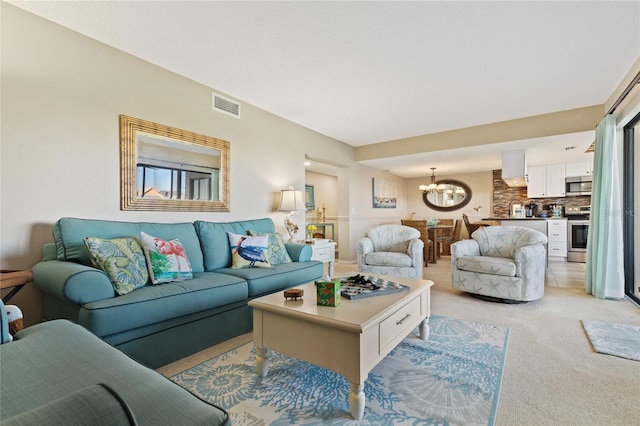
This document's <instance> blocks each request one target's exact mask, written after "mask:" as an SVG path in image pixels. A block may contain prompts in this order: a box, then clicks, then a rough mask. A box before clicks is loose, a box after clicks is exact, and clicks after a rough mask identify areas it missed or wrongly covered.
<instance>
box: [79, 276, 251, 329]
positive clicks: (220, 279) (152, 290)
mask: <svg viewBox="0 0 640 426" xmlns="http://www.w3.org/2000/svg"><path fill="white" fill-rule="evenodd" d="M254 269H258V268H254ZM247 297H249V291H248V285H247V282H246V281H244V280H242V279H240V278H238V277H234V276H232V275H226V274H218V273H215V272H201V273H196V274H194V277H193V279H191V280H187V281H174V282H170V283H165V284H162V285H155V286H145V287H143V288H140V289H138V290H136V291H133V292H131V293H129V294H125V295H124V296H120V297H115V298H111V299H104V300H98V301H95V302H91V303H87V304H85V305H84V306H82V307H81V308H80V312H79V315H78V323H79V324H81V325H83V326H85V327H86V328H88V329H89V330H91V331H92V332H93V333H95V334H97V335H98V336H100V337H104V336H109V335H111V334H115V333H120V332H123V331H127V330H131V329H135V328H138V327H143V326H146V325H149V324H155V323H157V322H160V321H166V320H170V319H173V318H178V317H181V316H184V315H189V314H192V313H195V312H200V311H205V310H208V309H213V308H217V307H220V306H224V305H227V304H232V303H235V302H241V301H244V300H246V299H247Z"/></svg>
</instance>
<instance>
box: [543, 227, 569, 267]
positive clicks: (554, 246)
mask: <svg viewBox="0 0 640 426" xmlns="http://www.w3.org/2000/svg"><path fill="white" fill-rule="evenodd" d="M547 238H548V240H549V245H548V250H547V252H548V254H549V260H552V259H553V258H556V259H557V260H566V259H567V220H566V219H548V220H547Z"/></svg>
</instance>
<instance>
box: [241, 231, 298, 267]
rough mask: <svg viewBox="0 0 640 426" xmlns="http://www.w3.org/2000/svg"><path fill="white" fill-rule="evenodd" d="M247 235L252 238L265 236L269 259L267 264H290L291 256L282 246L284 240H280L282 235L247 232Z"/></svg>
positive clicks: (277, 233)
mask: <svg viewBox="0 0 640 426" xmlns="http://www.w3.org/2000/svg"><path fill="white" fill-rule="evenodd" d="M247 234H249V235H252V236H261V235H266V236H267V237H268V238H269V240H268V246H267V254H268V257H269V263H271V264H272V265H280V264H281V263H291V262H293V261H292V260H291V256H289V253H288V252H287V249H286V247H285V246H284V240H283V239H282V234H280V233H279V232H276V233H273V234H270V233H267V232H258V231H247Z"/></svg>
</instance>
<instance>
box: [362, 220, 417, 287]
mask: <svg viewBox="0 0 640 426" xmlns="http://www.w3.org/2000/svg"><path fill="white" fill-rule="evenodd" d="M423 248H424V243H423V242H422V240H421V239H420V231H418V230H417V229H415V228H411V227H409V226H404V225H396V224H392V225H379V226H376V227H373V228H371V229H370V230H369V232H367V236H366V237H364V238H362V239H361V240H359V241H358V243H357V251H358V272H364V273H369V274H373V275H390V276H400V277H407V278H422V268H423V265H424V263H423Z"/></svg>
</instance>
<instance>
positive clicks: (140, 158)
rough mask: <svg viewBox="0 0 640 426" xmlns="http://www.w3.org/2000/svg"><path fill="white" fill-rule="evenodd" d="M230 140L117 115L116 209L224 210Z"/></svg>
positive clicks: (227, 208)
mask: <svg viewBox="0 0 640 426" xmlns="http://www.w3.org/2000/svg"><path fill="white" fill-rule="evenodd" d="M229 156H230V143H229V142H227V141H224V140H221V139H216V138H213V137H210V136H205V135H201V134H198V133H194V132H189V131H186V130H181V129H177V128H174V127H169V126H165V125H163V124H158V123H153V122H151V121H146V120H142V119H139V118H134V117H129V116H126V115H121V116H120V209H121V210H156V211H198V212H204V211H207V212H228V211H229Z"/></svg>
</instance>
